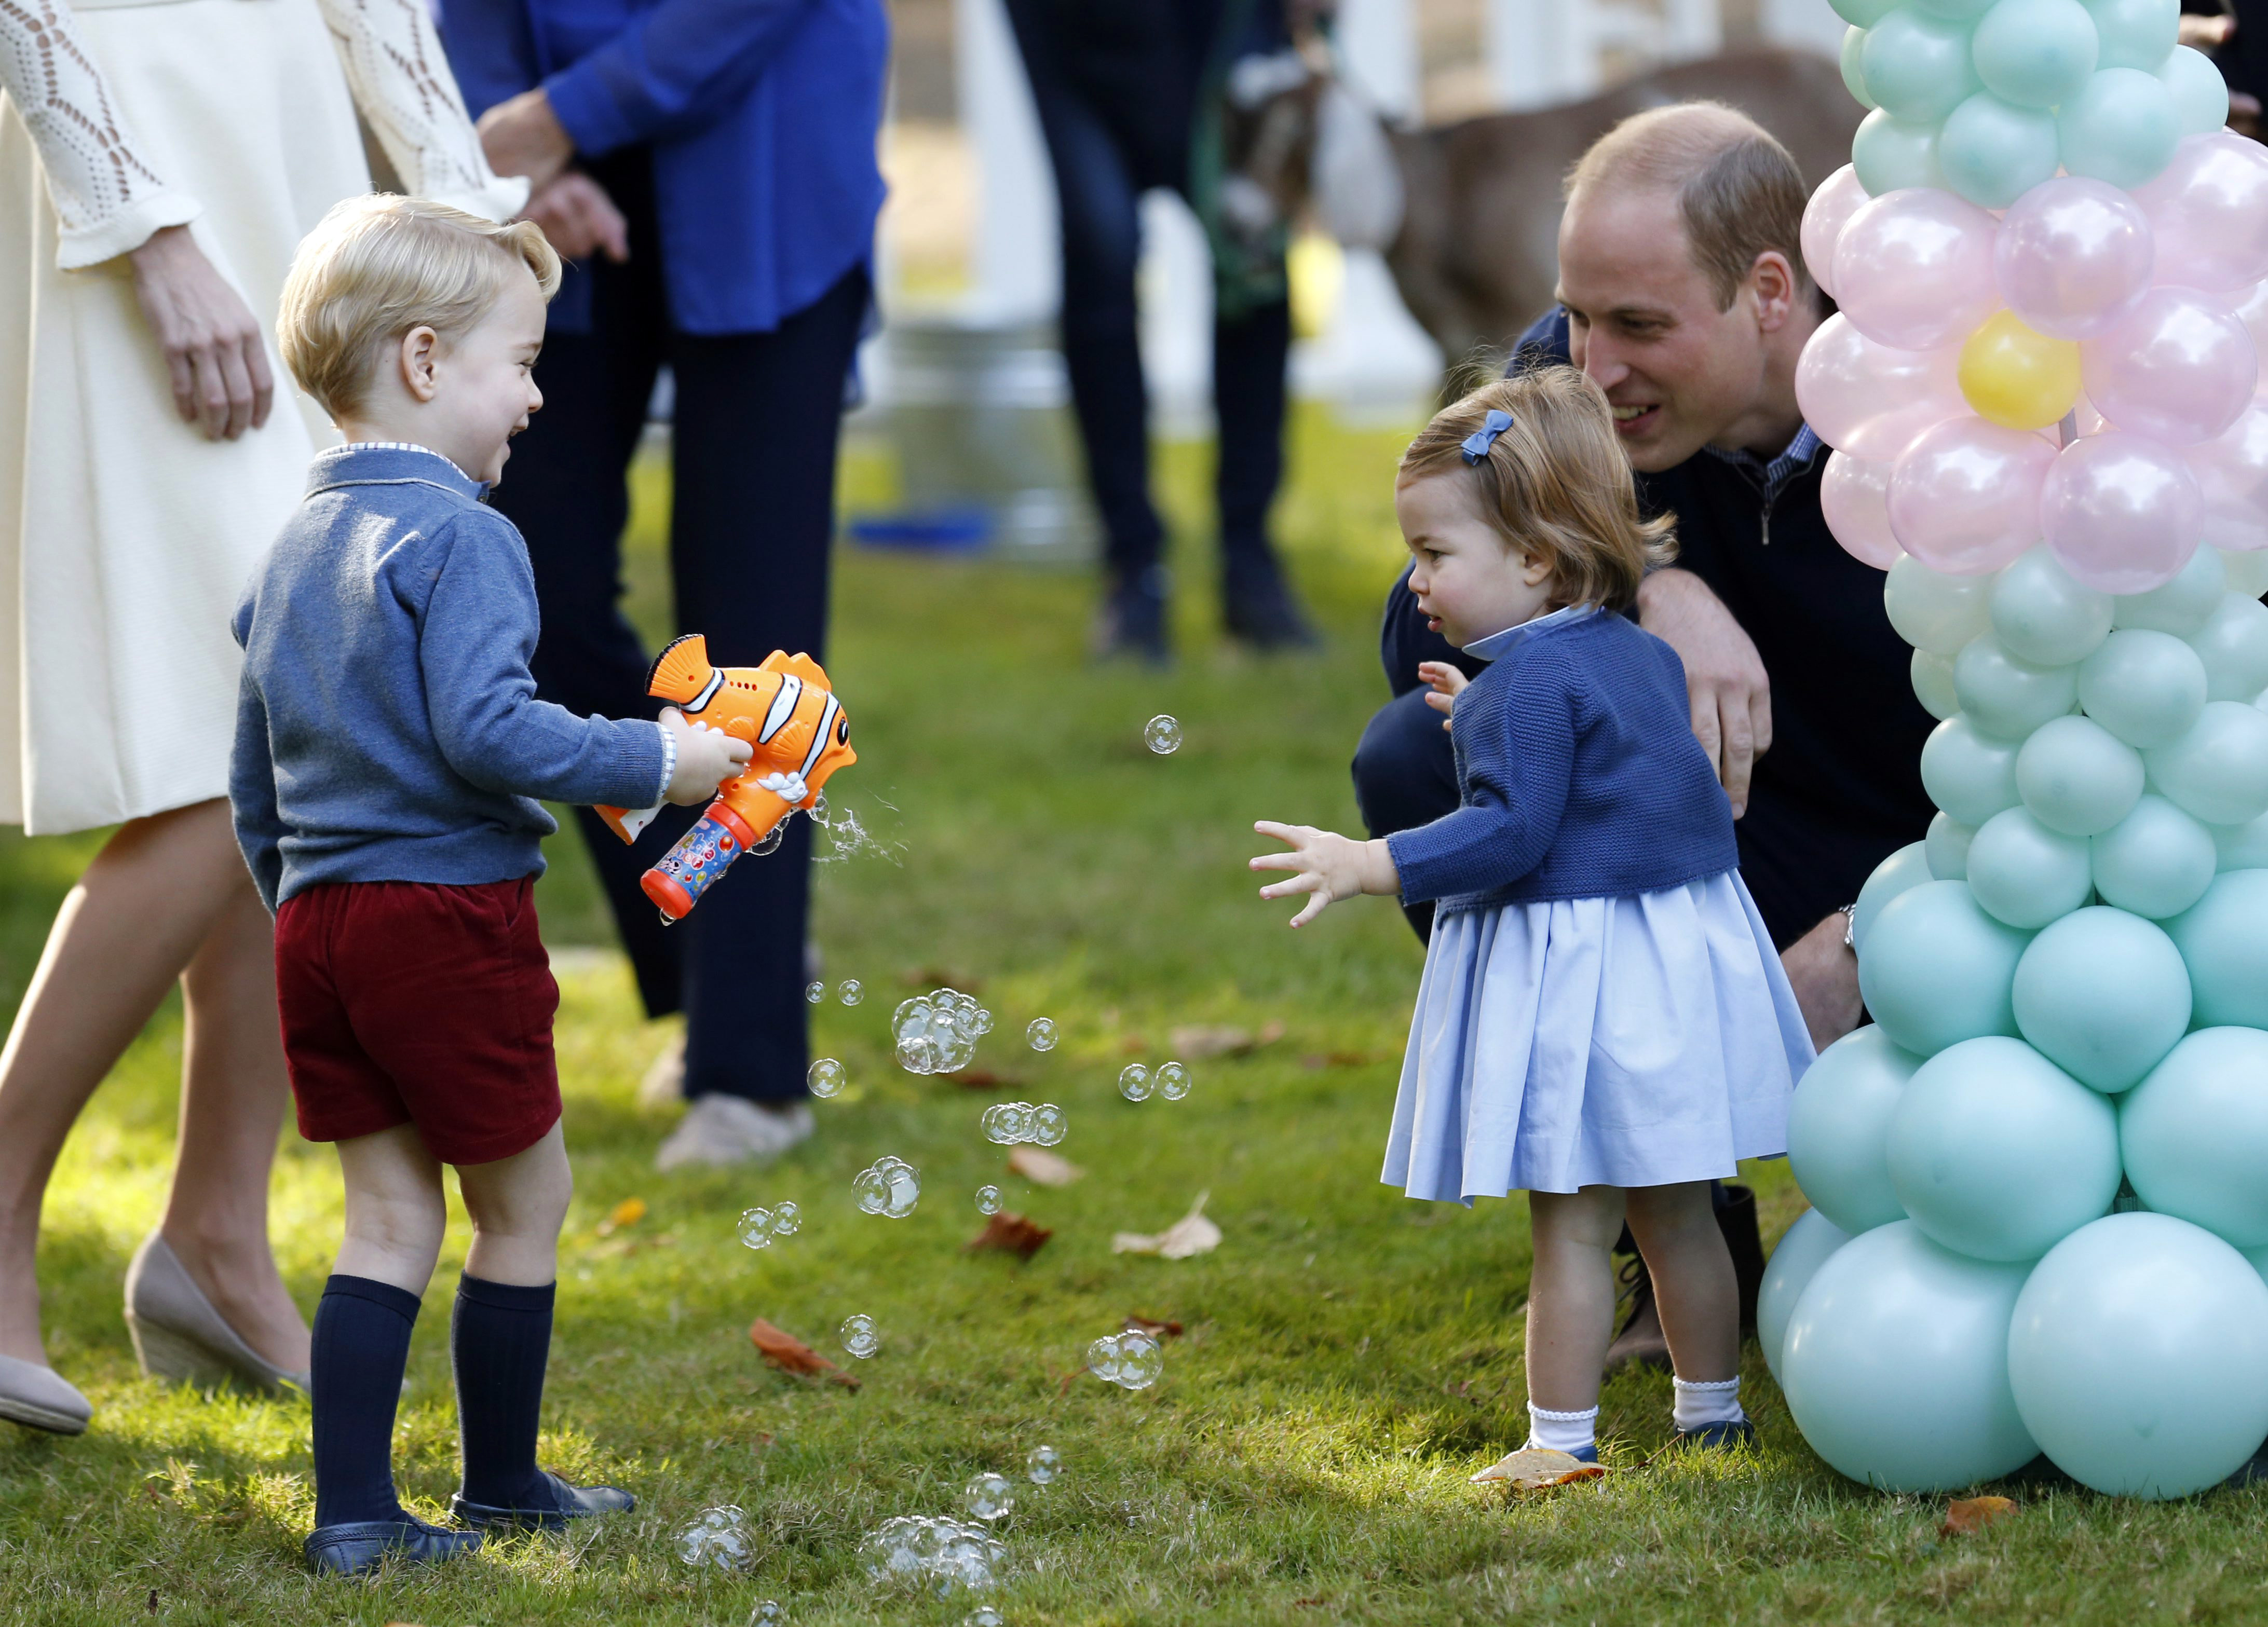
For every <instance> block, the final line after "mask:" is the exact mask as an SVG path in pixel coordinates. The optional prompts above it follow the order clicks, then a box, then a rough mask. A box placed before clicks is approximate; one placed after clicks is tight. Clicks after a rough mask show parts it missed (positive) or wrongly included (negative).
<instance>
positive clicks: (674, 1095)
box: [637, 1028, 685, 1108]
mask: <svg viewBox="0 0 2268 1627" xmlns="http://www.w3.org/2000/svg"><path fill="white" fill-rule="evenodd" d="M684 1096H685V1030H683V1029H682V1028H680V1029H679V1030H678V1031H677V1034H676V1035H675V1037H674V1038H673V1039H672V1040H671V1041H670V1042H669V1043H668V1044H666V1045H665V1046H663V1047H662V1048H661V1053H660V1055H659V1056H656V1057H655V1058H654V1059H653V1065H652V1067H650V1068H648V1069H647V1070H646V1071H645V1077H644V1079H640V1080H639V1081H638V1088H637V1103H638V1106H640V1107H642V1108H662V1107H666V1106H668V1105H669V1104H670V1103H671V1102H673V1101H682V1100H683V1099H684Z"/></svg>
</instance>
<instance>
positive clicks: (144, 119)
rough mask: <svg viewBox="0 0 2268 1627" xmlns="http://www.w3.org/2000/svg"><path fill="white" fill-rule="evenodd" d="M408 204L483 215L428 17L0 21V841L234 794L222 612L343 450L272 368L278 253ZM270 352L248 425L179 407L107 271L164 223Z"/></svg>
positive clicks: (167, 5)
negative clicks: (324, 224) (382, 189)
mask: <svg viewBox="0 0 2268 1627" xmlns="http://www.w3.org/2000/svg"><path fill="white" fill-rule="evenodd" d="M357 105H359V106H360V107H361V109H362V112H363V114H364V116H365V118H366V119H367V120H368V121H369V122H370V125H371V128H372V130H373V131H374V132H375V134H376V135H377V136H378V138H379V142H380V144H381V145H382V146H383V147H384V148H385V150H386V152H387V158H389V159H390V160H391V161H392V163H393V164H394V168H395V169H396V171H397V172H398V173H400V174H401V177H402V180H403V182H404V184H405V185H407V186H409V188H411V189H412V190H414V191H416V192H417V193H418V194H420V195H424V196H429V197H433V198H437V199H440V200H442V201H444V202H450V203H453V204H455V205H457V206H458V207H460V208H462V209H467V210H472V211H474V212H475V213H479V214H482V215H485V216H487V217H490V218H491V219H504V218H505V217H508V216H509V215H510V214H512V212H513V211H514V210H517V209H519V207H520V205H521V203H522V202H524V200H525V197H526V191H527V183H526V182H524V181H519V180H498V179H497V176H495V175H494V174H493V173H491V172H490V170H489V168H488V166H487V164H486V162H485V161H484V160H483V159H482V157H481V151H480V144H479V141H478V139H477V137H476V136H475V134H474V132H473V129H472V127H471V125H470V123H469V121H468V120H467V118H466V116H465V110H464V104H463V101H462V99H460V97H459V95H458V93H457V89H456V85H455V82H454V80H453V78H452V77H450V74H449V70H448V67H447V63H446V60H445V59H444V57H443V56H442V54H441V48H440V45H439V42H438V40H437V39H436V38H435V36H434V33H433V29H432V25H431V21H430V19H429V18H428V17H427V15H426V12H425V10H424V7H423V0H155V3H150V4H117V3H116V0H111V3H109V4H97V3H95V0H81V4H79V5H78V6H77V8H73V7H71V6H69V5H66V4H62V0H9V4H4V5H0V823H11V824H21V825H23V826H24V827H25V828H26V829H27V830H28V831H30V832H32V833H33V834H34V835H40V834H46V833H48V832H55V831H70V830H81V829H85V828H90V827H93V826H99V825H107V824H113V823H115V822H117V821H122V820H127V819H132V818H136V817H138V816H140V815H143V814H147V813H158V812H161V811H163V810H166V809H168V808H177V807H183V806H188V805H190V804H192V803H197V802H203V801H205V800H207V799H211V798H215V797H221V796H225V795H226V794H227V791H228V753H229V743H230V740H231V738H232V734H233V733H234V727H235V714H236V687H237V670H238V663H239V652H238V651H237V648H236V644H235V641H234V640H233V639H232V637H230V635H229V617H230V615H231V614H232V611H233V610H234V608H235V606H236V600H237V596H238V594H239V593H240V592H241V591H242V589H243V587H244V585H245V583H246V581H247V579H248V578H249V577H250V575H251V573H252V569H253V566H254V563H256V562H257V561H258V560H259V558H260V556H261V554H262V552H263V551H264V550H265V549H266V548H267V547H268V545H269V542H270V541H272V540H273V539H274V537H275V534H276V529H277V527H278V526H280V525H281V524H282V523H283V520H284V516H285V515H286V514H287V513H288V512H290V511H291V507H292V505H293V504H295V503H296V502H298V498H299V496H300V491H301V488H302V485H303V483H304V482H305V480H306V469H307V463H308V460H309V459H310V458H311V457H312V456H313V453H314V451H315V450H316V448H317V447H318V446H319V445H323V444H325V443H327V442H328V441H329V440H331V439H333V438H335V437H334V435H333V433H332V431H330V429H329V427H328V424H327V423H326V422H325V421H324V418H323V416H322V414H321V413H320V410H319V409H316V408H315V407H314V406H313V403H312V402H310V401H307V400H306V398H305V397H302V396H301V395H299V394H298V391H297V390H295V389H294V388H293V387H292V386H291V379H290V375H289V374H288V373H286V372H284V367H283V364H282V362H281V360H280V359H279V358H278V357H276V352H275V343H274V332H273V328H274V322H275V316H276V305H277V298H278V296H279V294H280V292H281V291H282V288H283V283H284V274H285V272H286V271H287V270H288V269H289V268H290V265H291V254H292V252H293V250H294V249H295V248H296V247H298V242H299V239H301V238H302V237H303V236H305V235H306V232H307V231H308V230H309V229H310V228H311V227H313V225H315V223H316V222H317V221H318V220H320V218H321V217H322V216H323V214H324V212H325V211H326V210H328V209H329V208H330V207H331V205H333V204H334V203H335V202H338V201H339V200H340V199H342V198H345V197H350V196H352V195H357V194H359V193H364V192H367V191H368V190H369V189H370V172H369V168H368V166H367V164H366V163H365V158H364V155H363V148H362V144H361V137H360V135H359V133H358V131H357V127H356V122H355V111H356V107H357ZM167 225H188V228H189V230H190V232H191V233H192V234H193V235H194V236H195V239H196V242H197V244H198V247H201V248H202V249H203V251H204V254H205V255H206V257H207V258H208V259H210V261H212V263H213V265H214V266H215V267H216V268H217V269H218V271H219V272H220V274H221V275H222V276H225V277H226V278H227V279H228V280H229V282H230V283H232V284H233V285H234V287H235V288H236V290H237V291H238V292H239V294H241V295H242V296H243V298H244V300H245V303H246V304H247V306H250V307H251V309H252V311H253V313H254V315H256V316H258V317H259V318H260V319H261V325H262V327H263V328H266V329H267V330H268V331H269V368H270V370H271V371H272V372H273V373H274V375H275V378H276V409H275V411H274V412H273V413H272V414H271V415H270V416H269V420H268V423H267V424H266V425H265V426H264V427H263V428H261V429H258V430H254V431H247V433H246V434H244V435H243V436H242V437H241V438H239V439H237V440H235V441H209V440H207V439H205V438H204V437H203V434H202V433H201V432H200V431H198V430H197V429H196V428H195V426H193V425H191V424H188V423H183V422H182V421H181V419H180V416H179V415H178V414H177V413H176V412H175V410H174V407H173V390H172V386H171V383H170V381H169V379H168V375H167V372H166V362H165V358H164V356H163V354H162V352H161V351H160V350H159V349H158V343H157V342H156V340H155V338H154V337H153V336H152V335H151V331H150V328H149V327H148V325H147V324H146V323H145V322H144V320H143V317H142V313H141V311H140V308H139V306H137V304H136V299H135V296H134V284H133V277H132V273H131V269H130V267H129V261H127V260H125V259H124V258H123V256H124V254H126V252H127V251H128V250H129V249H132V248H135V247H138V246H139V245H141V244H142V243H143V242H144V241H145V240H146V239H148V238H149V236H150V235H151V232H155V231H157V230H158V228H160V227H162V226H167Z"/></svg>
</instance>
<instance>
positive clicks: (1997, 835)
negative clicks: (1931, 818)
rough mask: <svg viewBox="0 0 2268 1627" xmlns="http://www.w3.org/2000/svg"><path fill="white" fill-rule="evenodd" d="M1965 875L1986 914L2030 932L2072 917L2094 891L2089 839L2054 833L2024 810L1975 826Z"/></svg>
mask: <svg viewBox="0 0 2268 1627" xmlns="http://www.w3.org/2000/svg"><path fill="white" fill-rule="evenodd" d="M1940 817H1942V816H1941V815H1940ZM1932 873H1933V874H1934V873H1935V872H1934V871H1933V872H1932ZM1964 876H1965V879H1966V880H1967V881H1968V883H1969V890H1970V892H1972V893H1974V894H1977V902H1978V903H1980V904H1982V905H1984V906H1985V912H1986V913H1987V914H1989V915H1990V916H1992V918H1993V919H1994V920H1996V921H2003V922H2006V923H2007V924H2008V925H2010V926H2015V927H2021V928H2023V929H2025V930H2026V931H2031V930H2034V929H2036V928H2038V927H2043V926H2045V925H2046V924H2048V923H2049V922H2051V921H2053V920H2055V919H2057V918H2058V917H2062V916H2067V915H2069V914H2070V913H2071V912H2072V911H2073V910H2074V909H2078V908H2079V907H2080V905H2081V904H2084V903H2085V902H2087V896H2088V892H2089V890H2090V889H2091V888H2092V887H2093V886H2094V877H2093V873H2092V872H2091V870H2090V868H2089V866H2088V843H2087V840H2086V838H2084V837H2082V836H2065V835H2063V834H2062V833H2061V832H2059V831H2054V830H2050V829H2049V828H2047V827H2046V826H2045V825H2043V824H2041V823H2040V821H2038V820H2036V819H2035V818H2034V817H2033V816H2032V814H2031V813H2030V812H2029V810H2028V809H2025V808H2003V809H2002V810H2001V811H2000V812H1999V813H1995V814H1994V815H1993V816H1992V818H1990V819H1988V820H1986V821H1985V822H1984V823H1983V824H1982V825H1980V826H1978V827H1977V835H1976V837H1975V839H1974V840H1972V841H1971V842H1970V844H1969V860H1968V864H1967V866H1966V868H1965V871H1964Z"/></svg>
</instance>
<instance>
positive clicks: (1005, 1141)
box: [979, 1101, 1069, 1147]
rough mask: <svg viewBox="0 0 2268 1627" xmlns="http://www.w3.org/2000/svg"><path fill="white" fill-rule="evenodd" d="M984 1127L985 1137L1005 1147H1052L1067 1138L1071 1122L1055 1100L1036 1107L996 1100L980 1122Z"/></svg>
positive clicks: (986, 1110) (1024, 1103) (1019, 1102)
mask: <svg viewBox="0 0 2268 1627" xmlns="http://www.w3.org/2000/svg"><path fill="white" fill-rule="evenodd" d="M979 1122H980V1123H982V1124H983V1128H984V1138H985V1139H986V1140H987V1141H993V1142H997V1143H998V1144H999V1145H1002V1146H1004V1147H1013V1146H1014V1145H1017V1144H1018V1143H1020V1142H1029V1143H1030V1144H1031V1145H1034V1146H1040V1147H1051V1146H1054V1145H1056V1144H1057V1142H1059V1141H1061V1140H1062V1139H1063V1138H1064V1130H1065V1129H1067V1128H1068V1126H1069V1120H1068V1118H1067V1117H1066V1115H1064V1110H1063V1109H1062V1108H1059V1107H1057V1106H1056V1104H1055V1103H1054V1102H1052V1101H1042V1102H1041V1103H1039V1104H1038V1105H1037V1106H1034V1105H1033V1104H1032V1103H1031V1102H1028V1101H996V1102H994V1103H993V1104H992V1105H991V1106H990V1107H989V1108H985V1109H984V1116H983V1119H982V1120H981V1121H979Z"/></svg>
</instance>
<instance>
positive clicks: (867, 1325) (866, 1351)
mask: <svg viewBox="0 0 2268 1627" xmlns="http://www.w3.org/2000/svg"><path fill="white" fill-rule="evenodd" d="M881 1348H882V1333H881V1329H879V1328H877V1327H876V1326H875V1325H874V1319H873V1317H871V1316H869V1315H867V1314H865V1312H864V1311H861V1312H859V1313H858V1314H857V1315H855V1316H846V1317H844V1318H843V1349H844V1350H846V1351H850V1352H851V1354H852V1355H853V1356H856V1357H857V1358H858V1359H859V1360H860V1361H864V1360H865V1359H866V1358H868V1357H869V1356H872V1355H873V1353H874V1352H875V1351H879V1350H880V1349H881Z"/></svg>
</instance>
